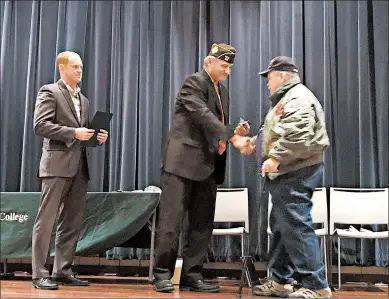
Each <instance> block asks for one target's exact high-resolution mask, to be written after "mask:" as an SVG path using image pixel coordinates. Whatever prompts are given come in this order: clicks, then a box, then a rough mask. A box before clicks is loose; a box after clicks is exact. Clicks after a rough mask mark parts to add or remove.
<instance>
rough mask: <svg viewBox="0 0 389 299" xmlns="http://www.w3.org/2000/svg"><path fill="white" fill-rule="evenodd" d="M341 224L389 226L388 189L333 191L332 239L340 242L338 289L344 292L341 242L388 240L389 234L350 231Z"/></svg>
mask: <svg viewBox="0 0 389 299" xmlns="http://www.w3.org/2000/svg"><path fill="white" fill-rule="evenodd" d="M335 223H337V224H387V223H388V188H381V189H355V188H336V187H333V188H330V228H329V233H330V236H334V235H336V236H337V239H338V286H339V289H340V288H341V283H342V281H341V268H340V239H341V238H354V239H388V231H382V232H371V231H366V230H364V231H350V230H345V229H339V228H335Z"/></svg>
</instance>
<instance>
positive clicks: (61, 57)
mask: <svg viewBox="0 0 389 299" xmlns="http://www.w3.org/2000/svg"><path fill="white" fill-rule="evenodd" d="M74 54H75V55H77V56H80V55H78V54H77V53H76V52H72V51H64V52H61V53H59V54H58V56H57V60H56V66H57V69H58V70H59V65H60V64H68V63H69V59H70V56H71V55H74Z"/></svg>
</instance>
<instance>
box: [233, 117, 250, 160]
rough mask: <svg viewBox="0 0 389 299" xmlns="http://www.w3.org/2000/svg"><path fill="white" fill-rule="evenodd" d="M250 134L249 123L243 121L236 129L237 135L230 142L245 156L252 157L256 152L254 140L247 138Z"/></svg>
mask: <svg viewBox="0 0 389 299" xmlns="http://www.w3.org/2000/svg"><path fill="white" fill-rule="evenodd" d="M249 132H250V125H249V122H248V121H244V120H242V119H241V121H240V122H239V124H238V125H237V126H236V128H235V131H234V133H235V135H234V136H232V137H231V138H230V139H229V140H228V141H229V142H231V143H232V145H233V146H234V147H235V148H236V149H237V150H238V151H240V153H241V154H243V155H251V154H252V153H253V152H254V151H255V140H254V138H251V137H248V136H246V135H247V134H248V133H249Z"/></svg>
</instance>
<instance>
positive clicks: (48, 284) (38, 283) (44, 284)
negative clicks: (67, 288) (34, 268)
mask: <svg viewBox="0 0 389 299" xmlns="http://www.w3.org/2000/svg"><path fill="white" fill-rule="evenodd" d="M32 286H33V287H34V288H36V289H42V290H58V284H57V283H55V282H54V281H51V280H50V279H49V278H47V277H45V278H36V279H33V280H32Z"/></svg>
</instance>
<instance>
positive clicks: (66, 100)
mask: <svg viewBox="0 0 389 299" xmlns="http://www.w3.org/2000/svg"><path fill="white" fill-rule="evenodd" d="M56 65H57V68H58V70H59V72H60V76H61V79H60V80H58V81H57V82H56V83H53V84H47V85H44V86H42V87H41V89H40V90H39V93H38V96H37V101H36V104H35V112H34V131H35V134H37V135H38V136H41V137H43V146H42V156H41V161H40V166H39V177H40V178H41V180H42V198H41V202H40V207H39V210H38V214H37V216H36V219H35V224H34V228H33V232H32V285H33V287H35V288H38V289H49V290H55V289H58V285H59V284H66V285H79V286H80V285H82V286H85V285H88V284H89V283H88V281H85V280H81V279H79V278H77V277H75V276H74V275H73V273H72V270H71V265H72V263H73V259H74V255H75V250H76V246H77V240H78V238H79V234H80V228H81V224H82V220H83V211H84V207H85V201H86V193H87V185H88V180H89V171H88V162H87V152H86V148H85V147H82V146H81V141H85V140H89V139H90V138H91V137H92V136H93V134H94V130H92V129H88V128H87V127H88V125H89V113H88V109H89V101H88V99H87V98H86V97H85V96H84V95H82V94H81V92H80V88H79V87H78V86H77V84H78V83H79V82H80V81H81V78H82V68H83V64H82V60H81V58H80V56H79V55H78V54H77V53H74V52H69V51H65V52H62V53H60V54H59V55H58V57H57V61H56ZM107 138H108V132H107V131H105V130H101V131H100V132H99V133H98V134H97V139H98V141H99V142H100V143H104V142H105V141H106V140H107ZM56 219H58V222H57V227H56V238H55V258H54V268H53V273H52V279H49V271H48V270H47V268H46V267H45V264H46V261H47V257H48V256H49V250H50V239H51V233H52V230H53V227H54V224H55V222H56Z"/></svg>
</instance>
